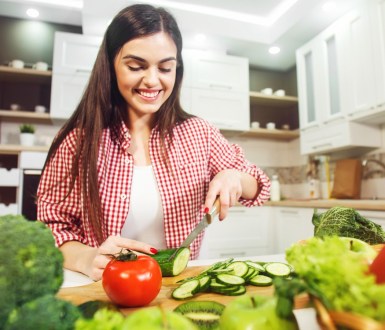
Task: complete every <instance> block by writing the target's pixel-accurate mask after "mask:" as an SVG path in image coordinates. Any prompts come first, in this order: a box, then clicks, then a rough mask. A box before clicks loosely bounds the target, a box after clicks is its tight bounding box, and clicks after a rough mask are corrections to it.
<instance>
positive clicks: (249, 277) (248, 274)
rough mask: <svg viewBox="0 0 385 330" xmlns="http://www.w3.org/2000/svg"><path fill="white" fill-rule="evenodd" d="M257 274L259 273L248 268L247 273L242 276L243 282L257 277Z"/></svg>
mask: <svg viewBox="0 0 385 330" xmlns="http://www.w3.org/2000/svg"><path fill="white" fill-rule="evenodd" d="M258 274H259V271H258V270H257V269H255V268H253V267H250V268H249V270H248V271H247V273H246V275H245V276H243V278H244V279H245V281H246V282H247V281H248V280H250V279H251V278H252V277H254V276H257V275H258Z"/></svg>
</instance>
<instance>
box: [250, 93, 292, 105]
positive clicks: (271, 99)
mask: <svg viewBox="0 0 385 330" xmlns="http://www.w3.org/2000/svg"><path fill="white" fill-rule="evenodd" d="M249 95H250V104H251V105H266V106H272V107H279V108H288V107H291V106H297V105H298V98H297V97H296V96H275V95H266V94H263V93H260V92H253V91H251V92H249Z"/></svg>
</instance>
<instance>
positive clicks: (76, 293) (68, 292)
mask: <svg viewBox="0 0 385 330" xmlns="http://www.w3.org/2000/svg"><path fill="white" fill-rule="evenodd" d="M207 268H208V266H199V267H198V266H197V267H188V268H186V270H185V271H184V272H183V273H182V274H180V275H179V276H175V277H164V278H163V281H162V288H161V290H160V292H159V294H158V296H157V297H156V298H155V299H154V300H153V301H152V302H151V303H150V304H149V305H148V306H146V307H151V306H162V308H164V309H168V310H173V309H174V308H175V307H177V306H178V305H180V304H181V303H182V302H183V301H179V300H175V299H173V298H172V297H171V293H172V291H173V289H174V288H176V287H177V286H178V284H177V282H178V281H179V280H181V279H184V278H187V277H191V276H196V275H198V274H199V273H201V272H202V271H204V270H205V269H207ZM247 293H249V294H261V295H265V296H272V295H273V294H274V287H273V286H268V287H256V286H252V285H248V286H247ZM57 296H58V297H59V298H60V299H64V300H67V301H70V302H72V303H73V304H75V305H79V304H82V303H84V302H86V301H91V300H101V301H110V299H109V298H108V297H107V295H106V293H105V292H104V289H103V287H102V283H101V281H98V282H95V283H92V284H88V285H84V286H78V287H71V288H63V289H61V290H60V291H59V292H58V294H57ZM235 298H236V297H232V296H224V295H220V294H216V293H200V294H197V295H196V296H195V297H194V298H192V299H189V300H210V301H217V302H220V303H222V304H224V305H226V304H227V303H229V302H230V301H232V300H233V299H235ZM308 303H309V299H308V296H307V295H300V296H298V297H297V298H296V301H295V308H297V309H298V308H305V307H306V306H307V305H308ZM146 307H141V308H146ZM137 309H139V308H121V311H122V312H123V313H124V314H126V315H128V314H130V313H132V312H134V311H135V310H137Z"/></svg>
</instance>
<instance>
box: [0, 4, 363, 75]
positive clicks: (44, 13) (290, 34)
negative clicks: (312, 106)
mask: <svg viewBox="0 0 385 330" xmlns="http://www.w3.org/2000/svg"><path fill="white" fill-rule="evenodd" d="M334 1H335V4H336V8H335V9H334V10H330V11H327V12H325V11H324V10H323V9H322V6H323V4H324V3H325V2H327V0H269V1H266V0H238V1H233V0H194V1H193V0H142V1H140V3H150V4H153V5H155V6H162V7H165V8H168V9H169V11H170V12H172V13H173V15H174V16H175V18H176V19H177V21H178V23H179V26H180V29H181V31H182V34H183V38H184V47H185V48H199V49H208V50H213V51H218V52H226V53H227V54H230V55H237V56H244V57H247V58H249V61H250V65H252V66H254V67H259V68H265V69H268V70H276V71H286V70H288V69H290V68H292V67H293V66H294V65H295V50H296V49H297V48H298V47H300V46H301V45H303V44H304V43H306V42H307V41H308V40H310V39H311V38H312V37H314V36H315V35H316V34H318V33H319V32H320V31H322V30H323V29H324V28H325V27H326V26H328V25H329V24H330V23H332V22H333V21H334V20H336V19H337V18H338V17H340V16H342V15H343V14H344V13H346V12H347V11H349V10H350V9H352V8H353V7H354V6H356V5H357V3H358V2H360V1H365V0H334ZM133 3H138V1H131V0H110V1H106V0H0V16H11V17H19V18H26V15H25V11H26V9H28V8H30V7H34V8H37V9H38V10H39V11H40V16H39V18H38V19H40V20H43V21H48V22H55V23H65V24H70V25H79V26H82V27H83V33H84V34H91V35H95V34H96V35H102V34H103V32H104V30H105V28H106V26H107V25H108V23H109V22H110V20H111V19H112V17H113V16H114V15H115V14H116V13H117V12H118V11H119V10H120V9H121V8H123V7H125V6H127V5H130V4H133ZM198 33H203V34H205V35H206V39H205V40H200V41H197V40H196V38H195V36H196V34H198ZM273 45H276V46H279V47H280V48H281V52H280V53H278V54H276V55H271V54H269V52H268V49H269V47H270V46H273Z"/></svg>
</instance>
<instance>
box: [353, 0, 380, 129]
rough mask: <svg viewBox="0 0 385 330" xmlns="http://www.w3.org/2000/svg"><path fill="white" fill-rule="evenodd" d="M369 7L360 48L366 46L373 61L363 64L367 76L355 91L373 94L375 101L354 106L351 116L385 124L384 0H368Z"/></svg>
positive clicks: (355, 118) (363, 71) (362, 48)
mask: <svg viewBox="0 0 385 330" xmlns="http://www.w3.org/2000/svg"><path fill="white" fill-rule="evenodd" d="M368 6H369V7H368V9H367V13H366V15H367V17H368V19H367V20H368V21H369V22H368V23H367V24H368V25H369V29H370V30H369V32H368V33H366V34H365V33H362V34H361V39H362V41H361V42H360V43H361V44H360V45H359V47H357V48H360V51H361V52H363V51H364V50H365V48H366V51H368V50H370V51H371V54H372V56H371V58H370V61H367V62H363V61H362V63H361V66H360V69H361V70H360V71H362V74H361V76H363V78H366V79H365V80H361V81H358V83H357V84H358V86H357V87H358V88H357V90H356V92H357V93H359V94H358V95H360V97H361V98H362V97H363V95H365V94H368V93H370V97H371V100H372V102H371V103H370V104H369V106H367V107H355V108H354V109H353V110H354V111H353V112H352V113H351V116H352V120H355V121H358V122H363V123H368V124H374V125H378V124H383V123H385V0H369V1H368ZM369 42H370V45H368V43H369ZM352 53H353V54H357V53H356V51H354V52H352ZM358 54H359V53H358ZM355 57H356V56H355ZM364 74H366V76H364ZM360 85H361V86H360ZM352 99H355V98H352Z"/></svg>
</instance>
